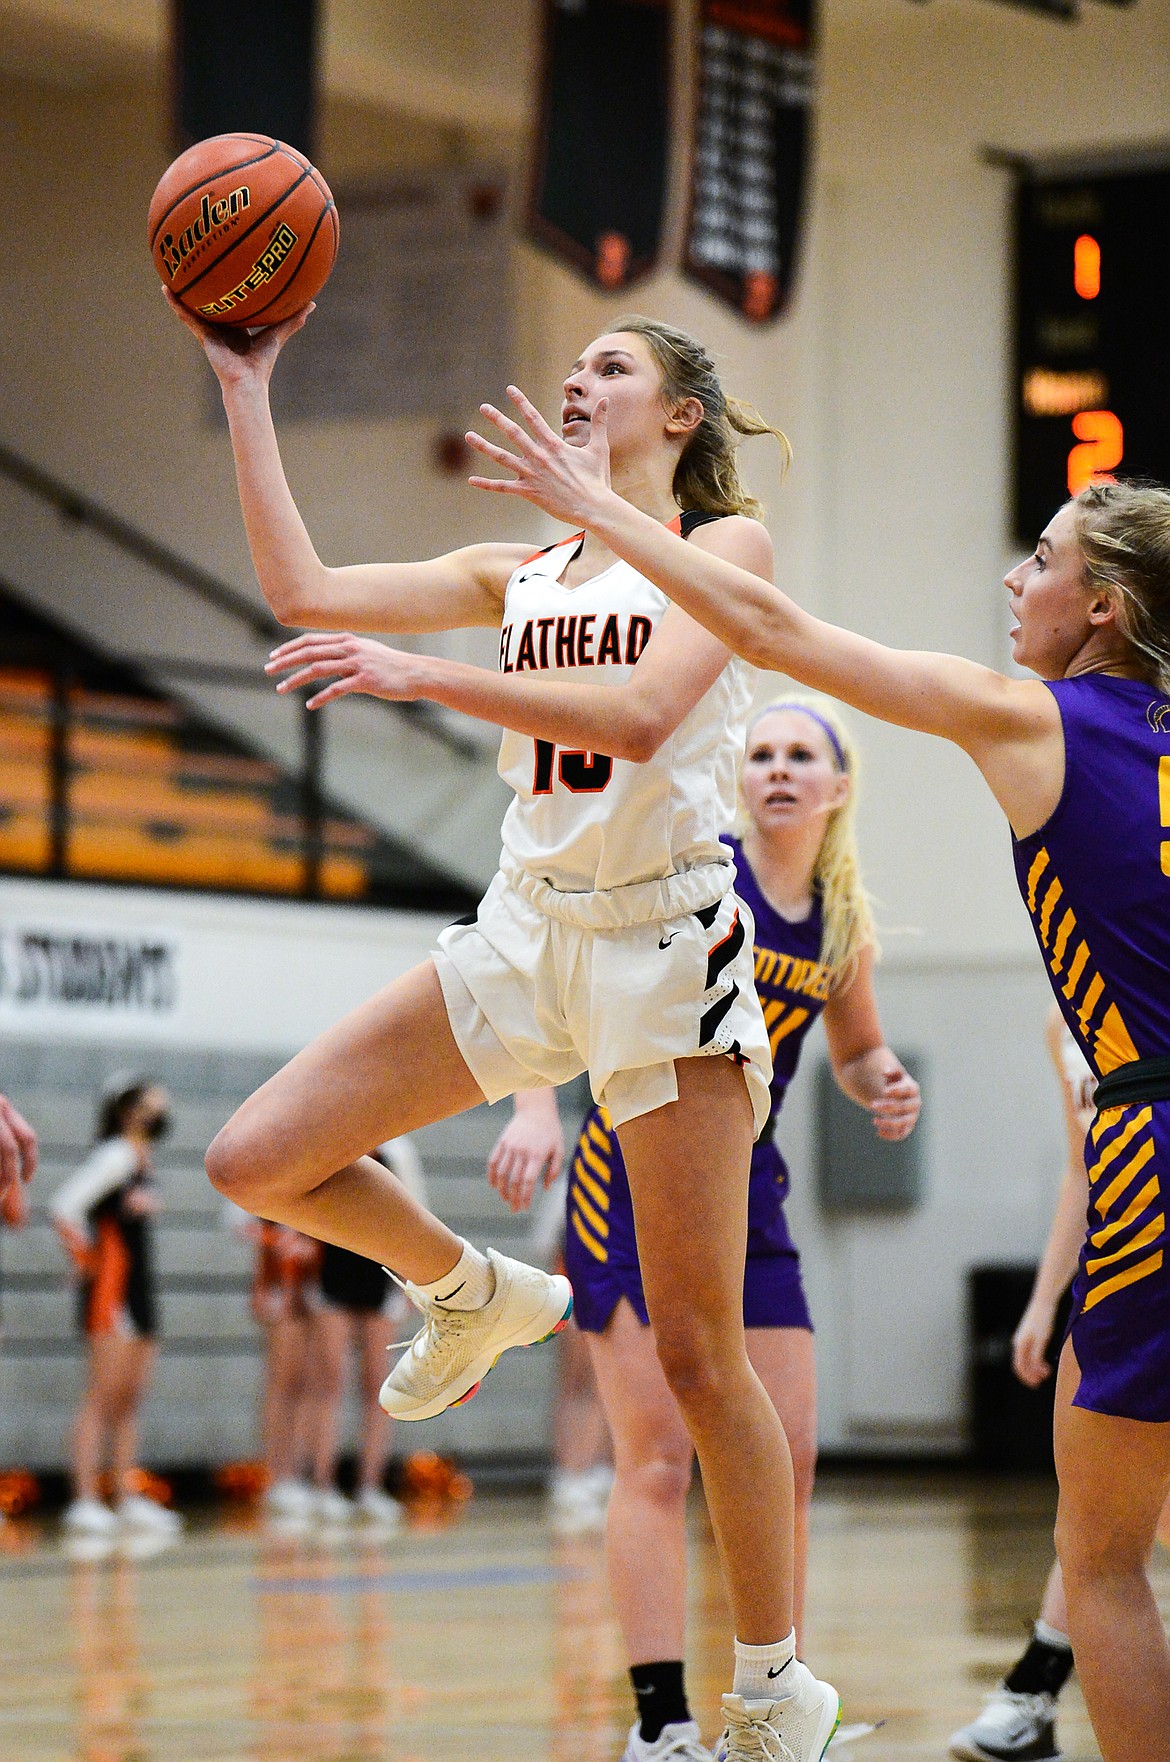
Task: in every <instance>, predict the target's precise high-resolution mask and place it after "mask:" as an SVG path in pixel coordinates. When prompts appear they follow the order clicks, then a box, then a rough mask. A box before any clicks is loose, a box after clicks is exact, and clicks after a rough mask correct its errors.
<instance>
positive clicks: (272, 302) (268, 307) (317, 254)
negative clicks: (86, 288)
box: [147, 135, 340, 325]
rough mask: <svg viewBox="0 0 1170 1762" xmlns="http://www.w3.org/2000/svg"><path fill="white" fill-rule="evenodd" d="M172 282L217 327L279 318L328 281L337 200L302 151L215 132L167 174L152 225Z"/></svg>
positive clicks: (159, 261) (156, 251)
mask: <svg viewBox="0 0 1170 1762" xmlns="http://www.w3.org/2000/svg"><path fill="white" fill-rule="evenodd" d="M147 230H148V237H149V240H150V249H151V254H152V256H153V257H154V264H155V268H156V269H157V270H158V273H159V276H160V277H161V279H162V283H163V286H164V287H167V288H169V289H170V291H171V292H172V293H173V294H174V295H175V296H176V298H178V299H180V300H181V301H182V302H183V304H184V306H186V307H187V308H188V310H189V311H191V312H194V313H195V314H196V315H197V316H198V317H200V318H203V319H206V320H207V321H208V322H209V323H211V324H235V325H264V324H279V323H280V321H281V319H282V318H288V317H290V316H291V315H292V313H294V312H299V311H300V309H301V307H302V306H306V305H307V304H308V303H309V301H310V300H312V299H314V298H315V297H316V295H317V294H318V293H319V292H320V290H321V288H322V287H323V286H324V284H325V281H326V280H327V278H328V275H329V272H330V270H331V269H332V268H333V262H334V259H335V258H336V256H337V243H338V238H339V236H340V228H339V226H338V221H337V205H336V203H335V202H334V200H333V197H332V195H331V194H330V191H329V186H328V184H327V183H326V182H325V179H324V178H323V177H322V176H321V173H320V172H319V171H318V170H317V169H316V168H315V166H313V165H311V164H310V163H309V161H308V160H307V159H306V158H305V156H304V154H303V153H298V152H297V150H296V148H295V147H289V146H286V145H285V143H284V142H283V141H274V140H273V139H272V137H271V136H270V135H213V136H212V137H211V138H210V139H209V140H206V141H197V142H196V143H195V145H194V146H193V147H188V149H187V151H186V152H185V153H181V154H180V155H179V157H178V158H177V159H176V160H175V161H174V163H173V164H172V165H170V166H168V168H167V170H166V171H165V172H164V173H163V175H162V177H161V178H160V179H159V181H158V184H157V186H156V188H155V192H154V195H153V197H152V198H151V203H150V216H149V219H148V222H147Z"/></svg>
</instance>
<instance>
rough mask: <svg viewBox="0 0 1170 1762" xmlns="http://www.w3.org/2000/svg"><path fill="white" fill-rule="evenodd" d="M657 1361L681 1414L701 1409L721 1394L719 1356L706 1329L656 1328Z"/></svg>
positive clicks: (683, 1326) (684, 1327) (685, 1327)
mask: <svg viewBox="0 0 1170 1762" xmlns="http://www.w3.org/2000/svg"><path fill="white" fill-rule="evenodd" d="M656 1343H657V1347H658V1361H659V1363H660V1364H661V1366H662V1373H663V1375H664V1376H665V1378H666V1380H667V1382H668V1383H669V1385H670V1390H671V1393H672V1394H673V1396H674V1398H675V1400H676V1401H677V1402H678V1404H679V1406H680V1407H681V1408H682V1410H683V1412H684V1413H687V1414H690V1413H694V1412H696V1411H700V1410H702V1409H704V1408H706V1407H708V1406H710V1405H712V1403H717V1402H718V1401H719V1400H720V1397H721V1389H722V1379H721V1376H720V1362H719V1356H718V1354H717V1352H716V1351H715V1347H714V1342H713V1340H712V1339H711V1337H710V1335H709V1333H708V1332H707V1330H706V1329H704V1328H701V1327H697V1326H686V1325H681V1326H679V1325H675V1326H670V1327H668V1328H666V1329H665V1330H661V1329H659V1330H656Z"/></svg>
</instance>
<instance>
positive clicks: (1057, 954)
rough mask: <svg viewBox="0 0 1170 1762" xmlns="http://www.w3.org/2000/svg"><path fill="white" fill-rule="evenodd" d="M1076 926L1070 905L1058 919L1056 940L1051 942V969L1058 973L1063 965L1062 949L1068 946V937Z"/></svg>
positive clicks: (1074, 914)
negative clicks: (1058, 925)
mask: <svg viewBox="0 0 1170 1762" xmlns="http://www.w3.org/2000/svg"><path fill="white" fill-rule="evenodd" d="M1076 927H1077V919H1076V913H1075V912H1074V911H1073V909H1072V907H1071V906H1070V907H1069V909H1068V911H1067V912H1065V914H1064V916H1063V918H1062V919H1061V920H1060V928H1059V929H1058V930H1057V932H1056V941H1055V942H1054V943H1053V944H1052V961H1051V963H1050V964H1051V966H1052V971H1053V972H1054V973H1059V972H1060V970H1061V968H1062V967H1063V965H1064V951H1065V949H1066V948H1067V947H1068V939H1069V937H1070V936H1071V935H1072V933H1073V931H1074V930H1075V929H1076Z"/></svg>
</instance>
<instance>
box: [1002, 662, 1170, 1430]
mask: <svg viewBox="0 0 1170 1762" xmlns="http://www.w3.org/2000/svg"><path fill="white" fill-rule="evenodd" d="M1049 690H1050V691H1051V692H1052V694H1053V696H1054V697H1055V699H1056V702H1057V706H1058V708H1059V710H1060V718H1061V723H1062V725H1063V729H1064V744H1065V778H1064V788H1063V791H1062V793H1061V798H1060V801H1059V803H1058V805H1057V807H1056V809H1055V811H1054V812H1053V814H1052V816H1051V818H1050V819H1049V820H1048V822H1047V824H1046V825H1045V826H1043V827H1041V829H1040V831H1039V832H1035V833H1033V834H1031V836H1030V837H1028V838H1022V839H1018V840H1016V841H1015V865H1016V876H1017V879H1018V881H1019V885H1020V891H1021V893H1022V894H1023V897H1024V903H1025V905H1026V906H1027V908H1028V912H1029V915H1030V917H1031V919H1032V924H1033V928H1034V929H1035V932H1036V937H1037V940H1038V942H1039V944H1040V951H1041V954H1042V955H1043V958H1044V961H1045V965H1046V966H1047V969H1048V976H1049V980H1050V982H1051V984H1052V988H1053V991H1054V993H1055V996H1056V1001H1057V1003H1058V1004H1059V1006H1060V1009H1061V1011H1062V1013H1063V1015H1064V1019H1065V1021H1066V1022H1067V1023H1068V1026H1069V1029H1070V1031H1071V1033H1072V1035H1073V1037H1074V1039H1075V1040H1076V1042H1077V1044H1078V1046H1080V1047H1081V1048H1082V1049H1083V1051H1084V1054H1085V1057H1086V1059H1087V1060H1088V1062H1089V1064H1090V1066H1091V1067H1092V1069H1093V1071H1094V1072H1095V1073H1096V1074H1097V1075H1098V1076H1099V1077H1104V1076H1107V1075H1109V1073H1110V1072H1113V1071H1116V1070H1118V1069H1119V1068H1120V1067H1122V1066H1124V1065H1127V1064H1131V1063H1132V1062H1133V1061H1134V1060H1135V1059H1138V1058H1156V1057H1165V1056H1166V1055H1167V1054H1168V1053H1170V702H1168V701H1166V700H1165V699H1163V698H1161V697H1159V696H1158V694H1157V693H1156V692H1155V691H1154V690H1153V689H1152V688H1151V687H1150V686H1148V685H1143V684H1142V683H1140V681H1137V680H1132V679H1114V678H1106V677H1103V676H1101V675H1089V676H1086V677H1084V678H1080V679H1066V680H1060V681H1056V682H1049ZM1085 1160H1086V1167H1087V1169H1088V1176H1089V1214H1088V1233H1087V1236H1086V1240H1085V1244H1084V1247H1083V1249H1082V1252H1081V1263H1080V1270H1079V1272H1078V1274H1077V1280H1076V1284H1075V1286H1074V1292H1073V1320H1072V1324H1071V1327H1072V1334H1073V1344H1074V1348H1075V1350H1076V1354H1077V1359H1078V1361H1079V1363H1080V1366H1081V1372H1082V1380H1081V1387H1080V1390H1079V1392H1078V1394H1077V1397H1076V1404H1077V1405H1078V1406H1081V1407H1087V1408H1091V1409H1093V1410H1094V1411H1097V1412H1101V1413H1111V1414H1116V1415H1119V1416H1121V1417H1124V1418H1130V1419H1144V1420H1152V1421H1166V1420H1170V1267H1168V1266H1167V1265H1166V1264H1165V1248H1166V1208H1165V1198H1164V1187H1165V1182H1164V1180H1163V1176H1164V1173H1165V1171H1166V1170H1167V1168H1168V1167H1170V1102H1154V1103H1152V1104H1147V1105H1140V1104H1137V1103H1131V1104H1130V1105H1128V1106H1124V1107H1111V1108H1107V1109H1106V1110H1104V1111H1103V1112H1101V1113H1099V1114H1098V1115H1097V1118H1096V1120H1095V1121H1094V1123H1093V1126H1092V1128H1091V1129H1090V1132H1089V1135H1088V1138H1087V1140H1086V1143H1085Z"/></svg>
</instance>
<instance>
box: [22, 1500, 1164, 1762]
mask: <svg viewBox="0 0 1170 1762" xmlns="http://www.w3.org/2000/svg"><path fill="white" fill-rule="evenodd" d="M1052 1505H1053V1495H1052V1489H1051V1487H1049V1486H1048V1485H1047V1484H1045V1483H1043V1482H1035V1481H1010V1480H994V1481H977V1480H974V1479H965V1478H961V1477H958V1476H955V1475H949V1474H948V1475H941V1474H940V1475H938V1476H936V1477H929V1476H922V1477H910V1476H907V1475H904V1474H897V1475H894V1474H890V1475H886V1476H865V1477H862V1476H854V1475H847V1474H835V1475H833V1474H830V1475H826V1476H824V1477H823V1478H822V1482H821V1485H820V1487H819V1489H818V1496H817V1502H816V1510H815V1517H814V1531H813V1557H812V1586H813V1588H812V1596H811V1605H810V1617H809V1624H808V1636H807V1642H806V1647H805V1651H806V1655H807V1657H808V1659H809V1661H810V1662H811V1663H812V1664H813V1665H814V1666H815V1668H816V1669H817V1670H818V1671H819V1672H820V1673H821V1674H823V1675H826V1676H828V1677H829V1678H830V1679H831V1680H832V1681H833V1682H834V1683H836V1684H837V1686H838V1687H839V1688H840V1689H841V1692H842V1695H843V1698H844V1703H845V1706H844V1719H845V1722H846V1724H849V1723H857V1722H862V1721H877V1720H883V1721H884V1724H882V1725H881V1727H880V1729H879V1730H877V1731H875V1732H873V1733H872V1734H870V1735H868V1736H864V1737H860V1738H857V1739H856V1740H855V1741H853V1742H850V1743H849V1744H847V1745H843V1746H842V1747H841V1750H840V1756H841V1762H912V1759H913V1762H918V1759H919V1758H926V1757H933V1758H940V1757H943V1756H945V1754H946V1740H947V1737H948V1735H949V1734H950V1732H951V1731H952V1730H954V1729H955V1727H956V1726H958V1725H960V1724H963V1723H965V1722H966V1721H967V1720H968V1719H970V1718H972V1717H973V1716H974V1714H975V1713H976V1711H977V1710H978V1708H979V1706H980V1704H981V1698H982V1695H983V1693H984V1691H985V1690H987V1689H989V1688H990V1687H992V1685H993V1684H994V1683H995V1682H996V1680H997V1679H998V1677H999V1676H1000V1674H1001V1673H1002V1671H1003V1670H1004V1668H1005V1667H1006V1666H1007V1665H1008V1664H1009V1663H1010V1661H1011V1660H1012V1658H1013V1657H1014V1656H1015V1655H1016V1653H1017V1651H1018V1650H1019V1648H1020V1645H1021V1643H1022V1640H1023V1638H1024V1634H1025V1628H1026V1624H1027V1623H1028V1622H1029V1620H1030V1619H1031V1617H1032V1615H1033V1614H1034V1613H1035V1610H1036V1605H1037V1601H1038V1598H1039V1595H1040V1590H1041V1586H1042V1584H1043V1581H1044V1576H1045V1573H1046V1571H1047V1568H1048V1563H1049V1559H1050V1555H1051V1525H1052ZM691 1540H692V1578H691V1604H692V1609H691V1638H690V1660H691V1662H690V1671H689V1682H690V1688H691V1694H692V1700H693V1702H694V1703H695V1706H696V1709H697V1711H698V1715H699V1718H700V1720H701V1722H702V1725H703V1728H704V1732H705V1733H706V1734H707V1735H708V1736H713V1735H714V1734H715V1732H716V1730H717V1721H718V1712H717V1709H718V1695H719V1692H720V1690H721V1689H722V1688H726V1687H729V1686H730V1665H729V1655H730V1641H729V1638H728V1630H727V1621H726V1612H725V1608H724V1604H723V1598H722V1593H721V1591H720V1588H719V1581H718V1574H717V1571H716V1564H715V1557H714V1551H713V1548H712V1543H711V1537H710V1532H709V1529H708V1527H707V1523H706V1518H705V1514H704V1512H703V1509H702V1506H701V1503H700V1502H699V1501H698V1500H696V1501H695V1502H694V1504H693V1507H692V1514H691ZM1155 1573H1156V1575H1157V1578H1158V1588H1159V1595H1160V1597H1162V1599H1163V1600H1164V1601H1165V1602H1167V1603H1170V1562H1167V1559H1166V1557H1165V1556H1160V1557H1159V1559H1158V1561H1157V1563H1156V1565H1155ZM0 1660H2V1662H0V1762H617V1758H619V1757H620V1755H621V1750H622V1745H623V1742H624V1737H625V1732H626V1728H627V1725H628V1723H629V1719H630V1709H629V1697H628V1694H627V1690H626V1685H625V1680H624V1675H623V1669H622V1659H621V1651H620V1646H619V1643H618V1638H617V1634H616V1631H615V1628H614V1624H613V1621H612V1619H611V1617H610V1615H609V1611H608V1607H607V1601H606V1592H605V1582H604V1576H603V1563H602V1554H601V1544H600V1541H599V1540H598V1539H597V1538H594V1537H587V1538H580V1539H573V1540H562V1539H559V1538H557V1537H555V1536H553V1535H552V1534H550V1532H549V1529H548V1526H547V1523H546V1521H545V1517H544V1509H543V1504H542V1502H541V1501H540V1499H538V1498H537V1497H535V1496H520V1495H515V1496H504V1495H499V1494H483V1495H477V1496H476V1497H475V1498H474V1499H473V1500H472V1502H471V1503H470V1505H468V1506H467V1507H465V1508H464V1510H463V1512H462V1513H461V1514H460V1515H459V1517H458V1518H457V1519H456V1520H455V1521H454V1522H453V1523H451V1524H449V1525H448V1526H446V1527H436V1526H430V1527H427V1526H425V1525H424V1526H420V1525H416V1524H412V1525H411V1526H410V1527H408V1528H406V1529H404V1530H403V1531H402V1532H401V1533H400V1534H399V1535H397V1536H394V1537H391V1538H389V1539H388V1540H384V1541H382V1542H376V1541H363V1540H361V1539H360V1538H359V1537H357V1536H349V1537H346V1536H345V1534H344V1532H334V1533H333V1535H332V1536H331V1535H329V1534H328V1533H320V1532H319V1533H318V1534H317V1535H316V1536H312V1535H303V1534H302V1535H300V1536H295V1535H285V1536H280V1535H276V1534H273V1533H272V1532H271V1530H268V1531H266V1530H265V1528H264V1526H263V1524H262V1523H261V1522H260V1521H259V1520H258V1519H257V1518H255V1517H253V1516H252V1515H250V1514H248V1513H246V1512H245V1513H238V1512H237V1513H229V1514H228V1515H223V1514H219V1515H216V1516H208V1517H205V1518H203V1519H202V1520H200V1519H199V1518H195V1519H193V1520H192V1522H191V1525H190V1528H189V1532H188V1534H187V1536H186V1537H185V1538H184V1539H183V1541H182V1542H181V1543H180V1544H179V1545H178V1546H177V1547H174V1548H171V1549H167V1550H165V1551H162V1552H158V1553H155V1554H153V1555H144V1556H142V1557H139V1558H133V1557H132V1556H130V1555H127V1554H125V1553H121V1552H119V1553H114V1554H110V1555H108V1556H107V1557H105V1558H100V1559H93V1558H89V1559H85V1558H70V1557H69V1555H68V1554H67V1553H66V1552H65V1550H64V1548H63V1545H62V1543H61V1540H60V1538H59V1535H58V1532H57V1528H56V1525H55V1523H53V1522H51V1521H49V1520H45V1521H44V1522H39V1521H37V1520H36V1519H33V1518H26V1519H21V1520H18V1521H15V1522H10V1523H8V1524H7V1525H5V1526H4V1527H3V1529H0ZM1059 1731H1060V1737H1061V1740H1062V1744H1063V1748H1064V1751H1065V1754H1066V1756H1067V1758H1068V1762H1088V1759H1089V1758H1093V1757H1096V1756H1097V1754H1098V1752H1097V1750H1096V1747H1095V1745H1094V1743H1093V1739H1092V1735H1091V1732H1090V1730H1089V1726H1088V1722H1087V1720H1086V1718H1085V1713H1084V1707H1083V1703H1082V1701H1081V1698H1080V1695H1079V1692H1078V1691H1077V1689H1076V1686H1075V1684H1073V1685H1071V1686H1070V1688H1069V1690H1067V1691H1066V1694H1065V1696H1064V1699H1063V1701H1062V1713H1061V1722H1060V1728H1059ZM836 1751H837V1746H836V1745H834V1749H833V1751H832V1752H830V1755H832V1754H834V1753H836Z"/></svg>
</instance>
